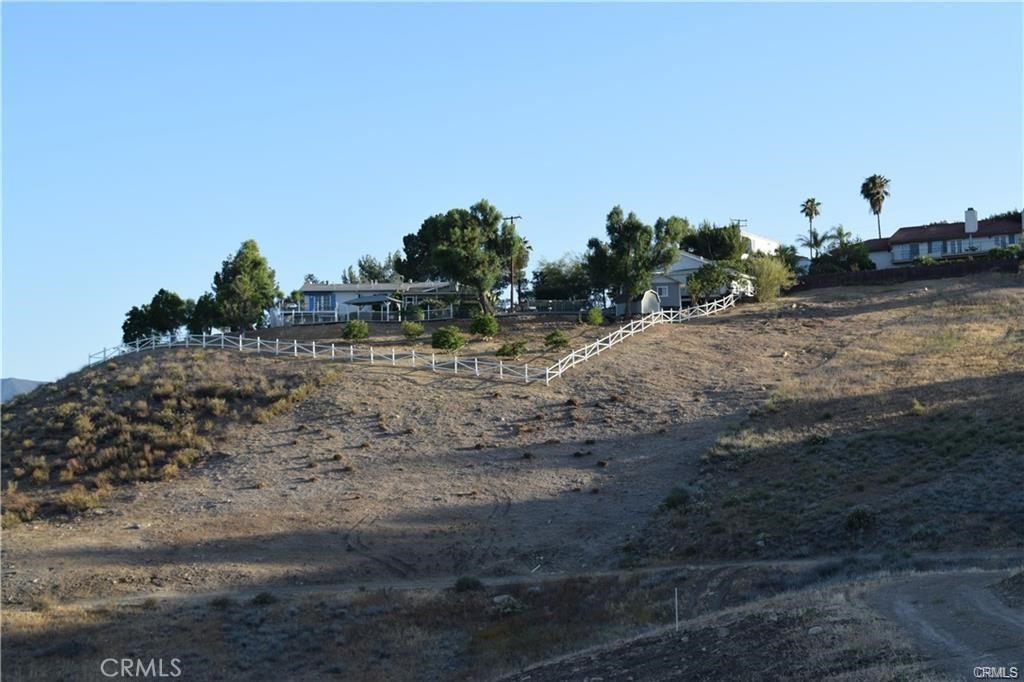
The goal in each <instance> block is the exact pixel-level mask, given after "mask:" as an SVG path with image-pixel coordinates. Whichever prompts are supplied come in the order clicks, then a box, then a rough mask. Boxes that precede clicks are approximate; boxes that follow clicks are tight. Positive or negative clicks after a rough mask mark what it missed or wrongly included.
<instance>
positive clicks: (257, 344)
mask: <svg viewBox="0 0 1024 682" xmlns="http://www.w3.org/2000/svg"><path fill="white" fill-rule="evenodd" d="M261 352H262V351H261V350H260V337H258V336H257V337H256V355H259V354H260V353H261Z"/></svg>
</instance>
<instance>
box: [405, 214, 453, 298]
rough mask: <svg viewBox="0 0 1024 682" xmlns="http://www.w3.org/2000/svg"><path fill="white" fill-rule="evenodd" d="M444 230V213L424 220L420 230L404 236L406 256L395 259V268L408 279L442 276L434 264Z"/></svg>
mask: <svg viewBox="0 0 1024 682" xmlns="http://www.w3.org/2000/svg"><path fill="white" fill-rule="evenodd" d="M443 231H444V215H443V214H438V215H434V216H431V217H429V218H427V219H426V220H424V221H423V223H422V224H421V225H420V229H419V231H418V232H413V233H411V234H407V235H405V236H404V237H403V238H402V251H403V252H404V253H405V257H404V258H402V257H399V258H398V259H397V260H396V261H395V270H396V271H397V272H398V273H399V274H400V275H402V276H403V277H404V278H405V279H406V280H408V281H413V282H424V281H429V280H435V279H440V278H441V276H442V275H441V272H440V271H439V270H438V268H437V266H436V265H435V264H434V248H435V247H436V246H437V244H438V243H439V241H440V238H441V234H442V233H443Z"/></svg>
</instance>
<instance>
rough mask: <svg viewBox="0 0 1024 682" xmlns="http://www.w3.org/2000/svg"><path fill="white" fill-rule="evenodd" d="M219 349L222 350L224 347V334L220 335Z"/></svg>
mask: <svg viewBox="0 0 1024 682" xmlns="http://www.w3.org/2000/svg"><path fill="white" fill-rule="evenodd" d="M220 347H221V348H223V347H224V334H221V335H220Z"/></svg>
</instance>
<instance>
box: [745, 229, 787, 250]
mask: <svg viewBox="0 0 1024 682" xmlns="http://www.w3.org/2000/svg"><path fill="white" fill-rule="evenodd" d="M740 234H741V235H742V236H744V237H746V238H747V239H749V240H750V253H751V255H753V254H755V253H765V254H768V255H771V254H773V253H775V249H777V248H779V243H778V242H777V241H775V240H774V239H769V238H768V237H762V236H761V235H759V234H754V233H753V232H747V231H745V230H741V231H740Z"/></svg>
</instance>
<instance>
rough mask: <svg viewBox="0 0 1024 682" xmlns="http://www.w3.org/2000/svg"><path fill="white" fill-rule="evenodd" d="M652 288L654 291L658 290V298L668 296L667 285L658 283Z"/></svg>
mask: <svg viewBox="0 0 1024 682" xmlns="http://www.w3.org/2000/svg"><path fill="white" fill-rule="evenodd" d="M654 290H655V291H656V292H658V298H660V299H666V298H668V287H667V286H663V285H661V284H659V285H658V286H656V287H654Z"/></svg>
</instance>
